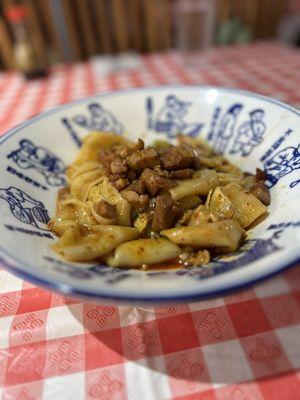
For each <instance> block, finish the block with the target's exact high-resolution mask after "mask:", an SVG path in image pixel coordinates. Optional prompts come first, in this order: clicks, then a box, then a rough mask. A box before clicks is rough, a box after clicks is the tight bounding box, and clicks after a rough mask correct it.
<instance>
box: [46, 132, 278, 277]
mask: <svg viewBox="0 0 300 400" xmlns="http://www.w3.org/2000/svg"><path fill="white" fill-rule="evenodd" d="M66 174H67V178H68V181H69V184H68V186H66V187H64V188H62V189H60V190H59V192H58V200H57V210H56V215H55V216H54V217H53V218H52V219H51V221H50V223H49V227H50V229H51V230H52V231H53V232H54V233H55V234H57V235H58V236H59V240H58V241H57V242H56V243H55V244H54V245H53V249H54V250H55V251H56V252H57V253H59V254H60V255H62V256H63V257H64V258H65V259H67V260H70V261H91V260H99V261H101V262H105V263H107V264H108V265H110V266H113V267H128V268H139V267H142V268H144V269H147V268H148V267H149V266H151V265H158V264H161V263H166V262H171V263H172V264H173V265H176V264H177V265H178V264H179V265H181V266H186V267H187V266H193V265H203V264H207V263H208V262H209V261H210V260H211V258H212V257H214V256H216V255H221V254H226V253H229V252H233V251H236V250H237V249H238V248H239V247H240V246H241V244H242V242H243V239H244V238H245V237H246V230H247V228H249V227H250V226H251V225H253V223H254V222H255V221H257V220H259V219H260V218H261V217H262V216H264V215H265V214H266V212H267V206H268V205H269V204H270V194H269V190H268V188H267V186H266V185H265V183H264V180H265V175H264V173H263V172H262V171H260V170H259V169H257V172H256V175H253V174H249V173H245V172H243V171H242V170H241V169H239V168H238V167H236V166H235V165H233V164H231V163H230V162H229V161H228V160H227V159H226V158H225V157H223V156H220V155H217V154H216V153H215V152H214V151H213V150H212V148H210V147H209V146H208V145H207V144H206V143H204V142H203V141H200V140H196V139H193V138H190V137H187V136H181V135H179V136H178V137H177V143H176V145H173V144H171V143H168V142H165V141H156V142H154V143H153V144H152V145H151V146H148V147H146V146H145V144H144V142H143V140H141V139H138V141H137V143H133V142H130V141H129V140H127V139H125V138H124V137H122V136H118V135H115V134H112V133H104V132H103V133H91V134H89V135H88V136H87V137H86V139H85V140H84V143H83V145H82V147H81V149H80V151H79V154H78V156H77V158H76V160H75V162H74V163H73V164H72V165H71V166H69V167H68V169H67V172H66Z"/></svg>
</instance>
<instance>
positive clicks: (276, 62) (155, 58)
mask: <svg viewBox="0 0 300 400" xmlns="http://www.w3.org/2000/svg"><path fill="white" fill-rule="evenodd" d="M199 62H200V64H199V65H201V67H199V68H196V67H194V68H193V69H187V68H186V67H185V64H184V61H183V57H182V56H180V54H178V53H175V52H172V53H164V54H154V55H148V56H143V57H141V59H140V63H141V65H140V67H139V69H137V70H131V71H123V72H120V71H119V72H115V73H108V74H106V75H105V76H102V75H99V73H97V69H95V68H94V65H93V63H91V62H90V63H89V62H87V63H76V64H72V65H60V66H56V67H54V68H53V70H52V73H51V75H50V76H49V77H48V78H47V79H45V80H37V81H32V82H24V81H23V80H22V78H21V76H19V75H18V74H17V73H13V72H11V73H4V74H2V75H0V93H1V96H0V110H1V112H0V131H1V133H3V132H5V131H6V130H7V129H9V128H10V127H12V126H13V125H16V124H18V123H19V122H21V121H23V120H25V119H27V118H28V117H30V116H32V115H34V114H36V113H38V112H40V111H43V110H45V109H48V108H51V107H53V106H55V105H58V104H61V103H63V102H67V101H71V100H74V99H76V98H80V97H84V96H88V95H90V94H93V93H96V92H101V91H108V90H115V89H119V88H125V87H136V86H145V85H158V84H159V85H160V84H169V83H188V84H212V85H222V86H229V87H239V88H243V89H247V90H252V91H256V92H259V93H263V94H267V95H271V96H273V97H276V98H280V99H281V100H283V101H286V102H288V103H291V104H300V91H299V84H300V52H299V51H296V50H295V49H291V48H288V47H284V46H281V45H279V44H276V43H257V44H253V45H249V46H241V47H235V48H234V47H229V48H222V49H214V50H212V51H211V52H210V54H209V55H203V56H201V57H199ZM299 368H300V268H297V267H296V268H294V269H291V270H289V271H288V272H285V273H283V274H281V275H279V276H277V277H275V278H273V279H271V280H268V281H266V282H264V283H262V284H259V285H256V286H255V287H253V288H251V289H249V290H243V291H241V292H238V293H234V294H232V295H228V296H226V297H222V298H218V299H214V300H207V301H202V302H198V303H191V304H187V305H180V306H177V305H174V306H171V307H165V308H161V309H152V308H149V309H142V308H134V307H125V306H122V307H116V306H108V305H102V304H100V305H95V304H94V305H91V304H84V303H81V302H78V301H74V300H70V299H67V298H65V297H62V296H59V295H56V294H52V293H49V292H46V291H44V290H41V289H39V288H37V287H34V286H32V285H31V284H29V283H27V282H24V281H22V280H20V279H18V278H15V277H14V276H12V275H10V274H9V273H7V272H6V271H5V270H1V269H0V399H1V400H8V399H17V400H37V399H47V400H48V399H50V400H52V399H53V400H64V399H72V400H77V399H78V400H81V399H91V400H92V399H101V400H113V399H118V400H121V399H122V400H123V399H129V400H147V399H149V400H152V399H202V400H229V399H230V400H263V399H267V400H297V399H300V372H299Z"/></svg>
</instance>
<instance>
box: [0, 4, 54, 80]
mask: <svg viewBox="0 0 300 400" xmlns="http://www.w3.org/2000/svg"><path fill="white" fill-rule="evenodd" d="M5 14H6V17H7V19H8V21H9V23H10V25H11V28H12V32H13V37H14V63H15V68H16V69H18V70H19V71H21V72H22V73H23V74H24V76H25V77H26V78H27V79H33V78H41V77H44V76H46V74H47V70H46V62H45V58H43V57H41V56H39V55H38V51H37V49H36V48H35V46H34V41H33V40H32V38H31V37H30V32H29V29H28V26H27V8H26V6H24V5H16V6H11V7H9V8H8V9H7V10H6V13H5Z"/></svg>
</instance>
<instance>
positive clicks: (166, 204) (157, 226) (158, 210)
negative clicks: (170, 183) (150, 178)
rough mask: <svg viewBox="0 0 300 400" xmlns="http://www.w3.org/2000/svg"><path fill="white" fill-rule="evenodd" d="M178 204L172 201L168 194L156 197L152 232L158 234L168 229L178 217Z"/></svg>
mask: <svg viewBox="0 0 300 400" xmlns="http://www.w3.org/2000/svg"><path fill="white" fill-rule="evenodd" d="M179 212H180V211H179V206H178V203H177V202H175V201H174V200H173V199H172V196H171V194H170V192H165V193H163V194H161V195H159V196H157V197H156V201H155V208H154V216H153V221H152V230H153V231H155V232H160V231H161V230H163V229H168V228H170V227H171V226H172V225H173V223H174V221H175V220H176V219H177V218H178V216H179Z"/></svg>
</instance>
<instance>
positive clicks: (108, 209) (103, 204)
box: [95, 200, 117, 219]
mask: <svg viewBox="0 0 300 400" xmlns="http://www.w3.org/2000/svg"><path fill="white" fill-rule="evenodd" d="M95 211H96V213H97V214H99V215H101V217H104V218H109V219H112V218H115V217H116V216H117V209H116V206H115V205H113V204H109V203H108V202H107V201H105V200H100V201H99V203H98V204H97V205H96V207H95Z"/></svg>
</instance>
